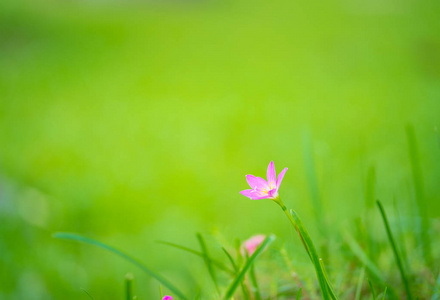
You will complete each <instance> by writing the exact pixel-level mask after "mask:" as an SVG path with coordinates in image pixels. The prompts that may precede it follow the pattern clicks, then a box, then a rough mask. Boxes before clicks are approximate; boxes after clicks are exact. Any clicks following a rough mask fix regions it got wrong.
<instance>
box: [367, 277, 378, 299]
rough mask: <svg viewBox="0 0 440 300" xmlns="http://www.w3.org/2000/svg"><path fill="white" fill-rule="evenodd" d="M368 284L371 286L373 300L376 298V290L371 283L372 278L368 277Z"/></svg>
mask: <svg viewBox="0 0 440 300" xmlns="http://www.w3.org/2000/svg"><path fill="white" fill-rule="evenodd" d="M368 285H369V286H370V291H371V295H372V296H373V300H376V292H375V291H374V288H373V285H372V284H371V281H370V279H368Z"/></svg>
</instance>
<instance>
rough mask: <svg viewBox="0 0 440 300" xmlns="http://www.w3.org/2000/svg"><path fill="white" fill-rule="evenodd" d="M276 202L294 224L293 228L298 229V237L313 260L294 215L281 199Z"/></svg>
mask: <svg viewBox="0 0 440 300" xmlns="http://www.w3.org/2000/svg"><path fill="white" fill-rule="evenodd" d="M274 201H275V202H276V203H277V204H278V205H279V206H280V207H281V209H282V210H283V211H284V213H285V214H286V216H287V218H288V219H289V221H290V223H292V225H293V227H294V228H295V229H296V232H298V235H299V237H300V239H301V242H302V244H303V245H304V248H305V249H306V252H307V254H308V255H309V258H310V259H312V256H311V255H310V250H309V248H308V247H307V244H306V243H305V242H304V239H303V237H302V235H301V233H300V232H299V230H298V225H297V224H296V222H295V220H294V219H293V217H292V215H291V214H290V213H289V211H288V210H287V207H286V206H285V205H284V203H283V201H282V200H281V198H279V197H278V198H277V199H274Z"/></svg>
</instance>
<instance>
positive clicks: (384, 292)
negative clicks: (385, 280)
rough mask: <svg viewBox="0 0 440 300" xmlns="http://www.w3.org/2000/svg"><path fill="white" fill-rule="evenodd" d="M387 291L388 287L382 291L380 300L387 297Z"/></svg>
mask: <svg viewBox="0 0 440 300" xmlns="http://www.w3.org/2000/svg"><path fill="white" fill-rule="evenodd" d="M387 289H388V287H385V291H383V296H382V300H385V296H386V295H387Z"/></svg>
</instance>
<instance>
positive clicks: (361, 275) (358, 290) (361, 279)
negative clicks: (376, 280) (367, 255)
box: [354, 267, 365, 300]
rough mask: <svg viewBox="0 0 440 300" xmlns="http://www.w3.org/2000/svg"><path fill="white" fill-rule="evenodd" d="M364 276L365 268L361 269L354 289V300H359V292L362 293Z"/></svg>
mask: <svg viewBox="0 0 440 300" xmlns="http://www.w3.org/2000/svg"><path fill="white" fill-rule="evenodd" d="M364 276H365V267H362V269H361V274H360V275H359V280H358V284H357V287H356V294H355V297H354V299H356V300H359V299H360V298H361V292H362V283H363V282H364Z"/></svg>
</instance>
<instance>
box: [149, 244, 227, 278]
mask: <svg viewBox="0 0 440 300" xmlns="http://www.w3.org/2000/svg"><path fill="white" fill-rule="evenodd" d="M157 243H159V244H162V245H167V246H170V247H174V248H177V249H180V250H183V251H186V252H189V253H192V254H194V255H197V256H200V257H202V258H203V253H202V252H199V251H197V250H193V249H191V248H188V247H185V246H181V245H178V244H174V243H170V242H165V241H157ZM211 263H212V264H213V265H215V266H216V267H217V268H219V269H220V270H223V271H225V272H228V273H229V274H232V275H233V274H234V271H232V270H231V269H229V268H228V267H226V266H225V265H224V264H223V263H221V262H219V261H217V260H215V259H212V258H211Z"/></svg>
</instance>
